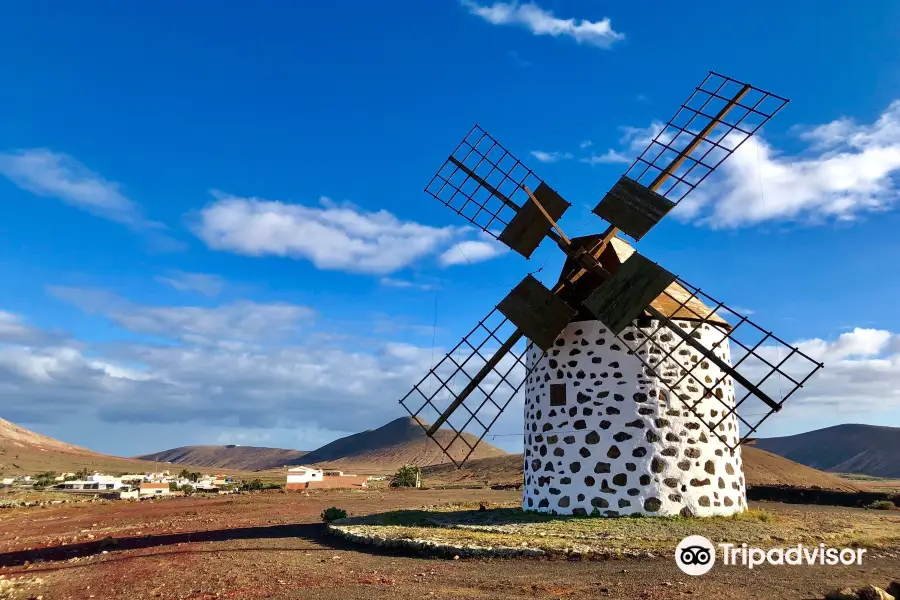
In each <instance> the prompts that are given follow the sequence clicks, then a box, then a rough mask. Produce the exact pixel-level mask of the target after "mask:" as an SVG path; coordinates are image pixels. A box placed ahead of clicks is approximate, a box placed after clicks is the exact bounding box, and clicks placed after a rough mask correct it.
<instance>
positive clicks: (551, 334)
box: [401, 73, 822, 516]
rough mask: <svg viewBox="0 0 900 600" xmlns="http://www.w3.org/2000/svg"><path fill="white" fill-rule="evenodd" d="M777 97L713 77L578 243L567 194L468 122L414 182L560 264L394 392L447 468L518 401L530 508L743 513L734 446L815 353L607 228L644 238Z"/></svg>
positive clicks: (525, 251)
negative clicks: (548, 278) (422, 181)
mask: <svg viewBox="0 0 900 600" xmlns="http://www.w3.org/2000/svg"><path fill="white" fill-rule="evenodd" d="M786 103H787V100H786V99H784V98H781V97H779V96H775V95H774V94H771V93H769V92H766V91H764V90H761V89H759V88H755V87H753V86H751V85H749V84H746V83H742V82H739V81H737V80H734V79H731V78H729V77H725V76H722V75H719V74H717V73H710V74H709V75H708V76H707V77H706V79H704V81H703V83H702V84H701V85H700V86H698V87H697V88H696V89H695V91H694V93H693V94H692V95H691V97H690V98H689V99H688V100H687V101H686V102H685V103H684V104H683V105H682V106H681V108H680V109H679V110H678V111H677V112H676V114H675V116H674V117H673V118H672V119H671V120H669V121H668V122H667V124H666V126H665V128H663V129H662V131H660V132H659V134H658V135H657V136H656V137H655V139H654V140H653V141H652V142H651V143H650V145H649V146H648V148H647V149H646V150H644V152H643V153H642V154H641V155H640V156H639V157H638V158H637V159H636V160H635V162H634V163H633V164H632V165H631V167H630V168H629V169H628V171H627V172H626V173H625V175H623V176H622V177H621V178H620V179H619V181H618V182H617V183H616V184H615V185H614V186H613V188H612V189H611V190H609V191H608V192H607V193H606V195H605V196H604V197H603V199H602V200H601V201H600V203H599V204H598V205H597V206H596V207H595V208H594V210H593V212H594V214H596V215H597V216H600V217H602V218H603V219H605V220H606V221H608V222H609V223H610V226H609V227H608V228H607V229H606V231H605V232H604V233H602V234H598V235H590V236H585V237H580V238H575V239H570V238H569V237H567V236H566V234H565V233H564V232H563V230H562V229H561V228H560V226H559V225H558V223H557V221H558V220H559V219H560V217H561V216H562V215H563V213H564V212H565V210H566V209H567V208H568V207H569V203H568V202H566V201H565V200H564V199H563V198H562V197H561V196H560V195H559V194H558V193H557V192H556V191H555V190H553V189H552V188H550V186H548V185H547V184H546V183H544V181H542V180H541V179H539V178H538V177H537V176H536V175H535V174H534V172H533V171H531V170H530V169H528V168H527V167H526V166H525V165H524V164H523V163H522V162H521V161H519V160H518V159H516V158H515V157H513V156H512V155H511V154H510V153H509V152H508V151H507V150H506V149H505V148H503V147H502V146H501V145H500V144H499V143H498V142H497V141H496V140H495V139H494V138H492V137H491V136H489V135H488V134H487V133H486V132H484V131H483V130H482V129H481V128H480V127H478V126H477V125H476V126H475V127H474V128H473V129H472V130H471V131H470V132H469V134H468V135H467V136H466V138H465V139H464V140H463V142H462V143H461V144H460V145H459V146H458V147H457V148H456V150H455V151H454V152H453V153H452V154H451V155H450V157H449V158H448V159H447V161H446V162H445V164H444V165H443V167H442V168H441V170H440V171H439V172H438V173H437V175H435V177H434V178H433V179H432V181H431V183H430V184H429V186H428V187H427V188H426V191H427V192H429V193H430V194H432V195H433V196H434V197H435V198H437V199H438V200H440V201H442V202H443V203H444V204H446V205H447V206H449V207H450V208H452V209H454V210H455V211H456V212H458V213H459V214H461V215H463V216H464V217H466V218H467V219H468V220H469V221H470V222H471V223H473V224H475V225H476V226H478V227H479V228H481V229H482V230H483V231H485V232H487V233H489V234H491V235H493V236H494V237H496V238H497V239H498V240H500V241H501V242H503V243H505V244H507V245H508V246H509V247H510V248H512V249H513V250H515V251H516V252H518V253H520V254H522V255H523V256H525V257H526V258H529V257H530V256H531V254H532V253H533V252H534V250H535V249H536V248H537V247H538V245H540V243H541V242H542V241H543V239H544V238H545V237H549V238H551V239H552V240H553V241H555V242H556V244H557V245H558V246H559V248H560V249H561V250H562V251H563V252H564V253H565V255H566V261H565V265H564V267H563V270H562V274H561V275H560V278H559V280H558V281H557V283H556V284H555V285H554V286H553V288H552V289H548V288H547V287H545V286H544V285H543V284H541V283H540V282H539V281H538V280H537V279H535V278H534V277H533V276H532V275H531V274H529V275H527V276H526V277H525V278H524V279H523V280H522V282H521V283H520V284H519V285H517V286H516V287H515V288H514V289H513V290H512V291H511V292H510V293H509V294H508V295H507V296H506V297H505V298H504V299H503V300H502V301H501V302H500V303H499V304H498V305H497V306H496V307H495V308H494V310H493V311H491V313H490V314H489V315H488V316H487V317H485V319H483V320H482V321H480V322H479V323H478V324H477V325H476V326H475V327H474V328H473V329H472V331H470V332H469V334H468V335H466V336H465V337H464V338H463V339H462V341H460V342H459V344H457V346H456V347H455V348H454V349H453V350H451V351H450V352H449V353H448V354H447V355H446V356H445V357H444V358H443V359H442V360H441V361H440V362H438V364H437V365H435V366H434V367H433V368H432V369H431V370H430V371H429V373H428V374H427V375H426V376H425V377H424V378H423V379H422V380H421V381H420V382H419V383H418V384H416V385H415V386H414V387H413V389H412V390H411V391H410V392H409V394H407V395H406V397H404V398H403V399H402V400H401V403H402V404H403V406H404V407H405V408H406V409H407V410H408V411H409V412H410V414H412V415H413V416H415V417H419V421H420V422H421V423H423V427H424V428H425V430H426V432H427V433H428V435H429V436H432V438H433V439H435V441H436V442H438V444H439V445H441V447H442V449H443V450H444V451H445V453H447V454H448V456H449V457H450V459H451V460H452V461H453V462H455V463H456V464H457V466H461V465H462V463H464V462H465V460H466V459H467V458H468V456H466V457H465V458H463V459H462V460H461V461H457V459H455V458H454V456H451V455H450V453H449V452H447V450H448V448H450V446H451V445H452V444H454V443H455V442H456V439H459V440H462V442H463V443H465V444H466V445H468V446H469V448H470V452H469V454H471V450H474V448H475V446H476V445H477V443H478V442H475V443H474V444H472V443H471V442H470V441H467V439H466V438H464V437H462V436H461V433H462V432H463V431H469V432H471V433H474V435H475V436H476V438H477V440H478V441H480V440H481V439H483V437H484V436H485V435H486V434H487V433H488V431H489V430H490V429H491V427H492V426H493V425H494V423H495V422H496V420H497V418H498V417H499V415H500V414H501V413H502V412H503V411H504V410H505V409H506V408H507V406H508V405H509V404H510V402H512V401H513V400H517V401H518V400H519V399H521V400H522V402H523V404H524V406H523V410H524V425H525V427H524V448H525V453H524V454H525V456H524V462H525V464H524V486H523V490H524V492H523V500H522V502H523V508H524V509H526V510H536V511H544V512H555V513H558V514H593V515H598V516H618V515H626V514H647V515H676V514H681V515H696V516H706V515H725V514H731V513H735V512H739V511H742V510H744V509H745V508H746V494H745V481H744V477H743V471H742V468H741V456H740V444H741V442H742V441H744V440H746V438H747V437H748V436H750V435H752V434H753V432H755V431H756V429H757V428H758V427H759V426H760V425H761V424H762V422H763V421H765V420H766V419H767V418H768V417H769V416H771V415H772V414H774V413H776V412H778V411H779V410H780V409H781V407H782V405H783V404H784V402H785V401H786V400H787V399H788V398H789V397H790V396H791V395H793V394H794V393H795V392H796V391H797V390H798V389H800V388H801V387H802V385H803V383H805V381H806V380H807V379H808V378H809V377H811V376H812V375H813V374H814V373H815V372H816V371H817V370H818V369H819V368H821V367H822V365H821V364H820V363H818V362H816V361H814V360H813V359H811V358H810V357H808V356H807V355H805V354H804V353H802V352H801V351H800V350H798V349H797V348H795V347H791V346H790V345H788V344H787V343H785V342H784V341H782V340H781V339H780V338H778V337H776V336H775V335H773V334H772V333H771V332H769V331H766V330H764V329H762V328H761V327H760V326H758V325H756V324H755V323H753V322H752V321H750V320H749V319H748V318H747V317H746V316H745V315H742V314H740V313H738V312H737V311H735V310H733V309H731V308H729V307H728V306H726V305H725V304H724V303H722V302H719V301H717V300H715V299H713V298H712V297H711V296H709V295H708V294H706V293H705V292H702V291H701V290H700V289H699V288H697V287H695V286H692V285H690V284H689V283H687V282H686V281H684V280H683V279H681V278H679V277H677V276H675V275H673V274H672V273H670V272H669V271H667V270H665V269H663V268H662V267H660V266H659V265H657V264H655V263H653V262H651V261H650V260H648V259H647V258H645V257H644V256H643V255H641V254H640V253H638V252H637V251H635V250H634V248H633V247H632V246H631V245H630V244H629V243H628V242H627V241H626V240H625V239H623V238H621V237H619V236H618V235H617V234H618V233H619V232H622V233H624V234H625V235H627V236H629V237H631V238H632V239H634V240H635V241H639V240H640V239H641V238H642V237H643V236H644V235H645V234H646V233H647V232H648V231H649V230H650V229H651V228H652V227H653V226H654V225H656V223H657V222H659V220H661V219H662V217H664V216H665V215H666V214H667V213H668V212H669V211H670V210H671V209H672V208H674V207H675V206H676V205H677V204H678V203H679V202H680V201H681V200H683V199H684V198H685V196H687V195H688V194H689V193H690V192H691V191H693V189H694V188H695V187H697V186H698V185H699V184H700V183H701V182H702V181H703V180H704V179H705V178H706V177H707V176H708V175H709V174H710V173H711V172H712V171H713V170H715V169H716V168H717V167H718V166H719V165H720V164H721V163H722V162H723V161H724V160H725V159H726V158H728V156H730V155H731V154H732V153H733V152H734V151H735V150H736V149H737V148H738V147H739V146H740V145H741V144H742V143H743V142H744V141H745V140H746V139H747V138H749V137H750V136H751V135H753V134H754V133H755V132H756V131H757V130H758V129H759V128H760V127H761V126H762V125H763V124H765V123H766V122H767V121H768V120H769V119H770V118H771V117H772V116H774V114H775V113H776V112H778V110H780V109H781V108H782V107H783V106H784V105H785V104H786ZM526 340H527V341H526ZM522 388H524V394H520V390H522ZM775 398H778V399H777V400H776V399H775ZM428 422H431V423H432V424H431V425H428V424H427V423H428ZM442 426H447V427H450V428H451V429H452V430H453V431H454V432H456V437H454V438H452V439H451V440H449V443H446V444H445V443H443V442H440V441H438V439H437V438H436V437H435V433H436V432H437V431H438V429H439V428H440V427H442ZM470 439H471V438H470Z"/></svg>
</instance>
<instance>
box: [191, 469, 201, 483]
mask: <svg viewBox="0 0 900 600" xmlns="http://www.w3.org/2000/svg"><path fill="white" fill-rule="evenodd" d="M200 477H202V474H200V473H197V472H196V471H194V472H192V473H188V479H190V480H191V481H193V482H194V483H197V481H199V479H200Z"/></svg>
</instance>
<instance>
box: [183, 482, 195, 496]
mask: <svg viewBox="0 0 900 600" xmlns="http://www.w3.org/2000/svg"><path fill="white" fill-rule="evenodd" d="M181 491H182V492H184V495H185V496H190V495H191V494H193V493H194V486H192V485H188V484H184V485H183V486H181Z"/></svg>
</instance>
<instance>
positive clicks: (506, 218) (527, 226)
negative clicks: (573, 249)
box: [425, 125, 571, 258]
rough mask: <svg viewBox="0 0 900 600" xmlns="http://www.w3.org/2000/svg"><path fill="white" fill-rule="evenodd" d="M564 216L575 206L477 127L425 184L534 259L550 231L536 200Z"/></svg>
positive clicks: (443, 200) (468, 217) (455, 208)
mask: <svg viewBox="0 0 900 600" xmlns="http://www.w3.org/2000/svg"><path fill="white" fill-rule="evenodd" d="M526 189H529V190H534V196H536V197H537V198H539V200H540V203H541V206H543V209H541V210H546V211H549V213H550V214H551V215H552V218H553V219H559V218H560V217H562V215H563V213H564V212H565V211H566V210H567V209H568V208H569V206H571V205H570V204H569V203H568V202H566V200H565V199H563V198H562V197H561V196H560V195H559V194H558V193H556V191H555V190H553V188H551V187H550V186H549V185H547V184H546V183H545V182H544V181H542V180H541V179H540V178H539V177H538V176H537V175H535V174H534V172H533V171H532V170H531V169H529V168H528V167H526V166H525V165H524V163H522V161H520V160H519V159H518V158H516V157H515V156H513V155H512V154H510V152H509V151H508V150H507V149H506V148H504V147H503V146H502V145H501V144H500V142H498V141H497V140H495V139H494V138H493V137H491V136H490V135H489V134H488V133H487V132H486V131H485V130H484V129H482V128H481V127H480V126H478V125H475V126H474V127H473V128H472V129H471V130H470V131H469V133H468V134H466V137H465V138H463V141H462V142H460V143H459V145H458V146H457V147H456V149H455V150H454V151H453V153H452V154H450V156H449V157H448V158H447V160H446V161H445V162H444V164H443V165H442V166H441V168H440V169H439V170H438V172H437V173H436V174H435V175H434V177H432V178H431V181H430V182H429V183H428V185H427V186H426V187H425V192H426V193H428V194H430V195H431V196H433V197H434V198H435V199H436V200H438V201H439V202H441V203H442V204H444V205H446V206H447V207H449V208H450V209H452V210H453V211H455V212H456V213H458V214H460V215H462V216H463V217H464V218H465V219H466V220H468V221H469V222H470V223H471V224H472V225H474V226H476V227H478V228H479V229H481V230H482V231H484V232H485V233H487V234H488V235H490V236H493V237H494V238H496V239H498V240H499V241H500V242H502V243H504V244H506V245H507V246H509V247H510V248H511V249H513V250H515V251H516V252H518V253H519V254H521V255H522V256H524V257H525V258H529V257H530V256H531V254H532V252H534V250H535V249H536V248H537V247H538V245H539V244H540V243H541V241H543V239H544V237H546V235H547V234H548V232H549V231H550V226H549V225H548V223H547V221H545V220H544V219H543V218H542V217H541V213H540V212H539V210H538V209H537V207H536V206H535V205H534V203H533V202H532V201H531V197H532V194H531V192H526V191H525V190H526Z"/></svg>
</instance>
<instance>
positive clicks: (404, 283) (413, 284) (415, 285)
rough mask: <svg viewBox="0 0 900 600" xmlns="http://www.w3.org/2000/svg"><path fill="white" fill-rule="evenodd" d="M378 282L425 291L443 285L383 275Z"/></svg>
mask: <svg viewBox="0 0 900 600" xmlns="http://www.w3.org/2000/svg"><path fill="white" fill-rule="evenodd" d="M378 282H379V283H380V284H381V285H383V286H384V287H392V288H399V289H416V290H422V291H425V292H428V291H432V290H436V289H439V288H440V287H441V286H440V284H438V283H423V282H419V281H409V280H407V279H397V278H396V277H382V278H381V279H379V280H378Z"/></svg>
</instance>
